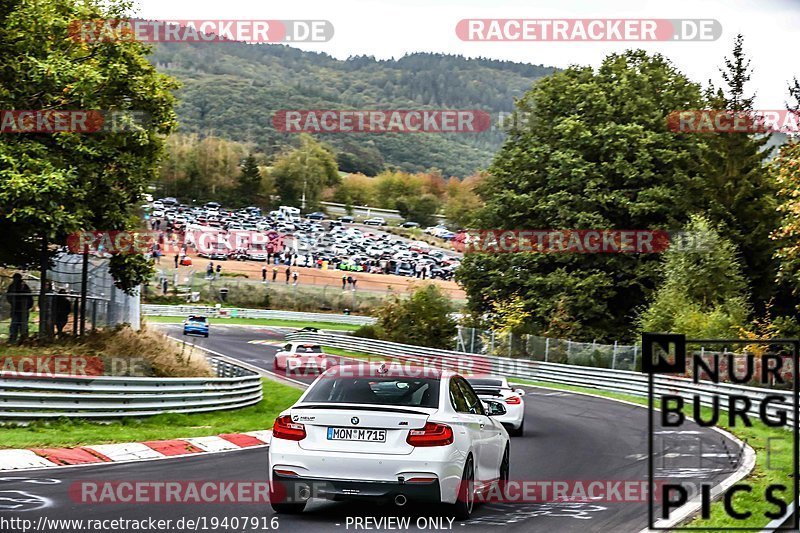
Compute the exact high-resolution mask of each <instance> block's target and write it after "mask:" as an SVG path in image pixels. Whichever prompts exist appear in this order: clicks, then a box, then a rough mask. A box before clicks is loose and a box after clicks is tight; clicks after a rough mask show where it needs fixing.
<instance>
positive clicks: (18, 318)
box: [6, 272, 33, 343]
mask: <svg viewBox="0 0 800 533" xmlns="http://www.w3.org/2000/svg"><path fill="white" fill-rule="evenodd" d="M6 300H8V303H9V305H10V306H11V325H10V327H9V330H8V342H9V343H14V342H17V341H18V340H22V339H23V338H25V337H27V336H28V314H29V313H30V310H31V308H32V307H33V296H31V288H30V287H29V286H28V284H27V283H25V282H24V281H22V274H20V273H19V272H17V273H15V274H14V275H13V276H12V277H11V285H9V286H8V290H7V291H6Z"/></svg>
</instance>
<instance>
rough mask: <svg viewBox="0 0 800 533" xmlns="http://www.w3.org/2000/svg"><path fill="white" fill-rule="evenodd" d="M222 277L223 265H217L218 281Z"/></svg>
mask: <svg viewBox="0 0 800 533" xmlns="http://www.w3.org/2000/svg"><path fill="white" fill-rule="evenodd" d="M221 275H222V265H220V264H219V263H217V279H219V277H220V276H221Z"/></svg>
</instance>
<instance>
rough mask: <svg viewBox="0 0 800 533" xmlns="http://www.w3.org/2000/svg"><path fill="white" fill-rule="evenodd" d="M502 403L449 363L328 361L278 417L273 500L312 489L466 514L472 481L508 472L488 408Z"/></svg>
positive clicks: (281, 507) (282, 506) (320, 494)
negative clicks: (484, 396) (435, 366)
mask: <svg viewBox="0 0 800 533" xmlns="http://www.w3.org/2000/svg"><path fill="white" fill-rule="evenodd" d="M487 411H488V413H487ZM504 412H505V408H504V406H503V405H502V404H501V403H499V402H489V403H488V404H485V403H484V402H482V401H481V400H480V399H479V398H478V395H477V394H476V393H475V391H474V390H473V389H472V387H471V386H470V385H469V383H468V382H467V381H466V380H465V379H464V378H463V377H461V376H459V375H458V374H455V373H453V372H450V371H447V370H443V371H439V370H437V371H432V370H429V369H422V368H419V369H414V368H412V369H411V371H409V368H407V367H406V368H396V365H393V364H391V363H388V364H377V363H362V364H355V365H343V366H337V367H334V368H331V369H330V370H328V371H327V372H325V374H323V375H321V376H319V377H318V378H317V380H316V381H315V382H314V383H313V384H312V385H311V387H309V389H308V390H306V392H305V393H304V394H303V395H302V396H301V397H300V399H299V400H298V401H297V403H295V404H294V405H293V406H292V407H291V408H289V409H287V410H286V411H284V412H283V413H281V415H280V416H279V417H278V418H277V419H276V420H275V425H274V427H273V432H272V443H271V444H270V448H269V465H270V467H269V468H270V477H271V480H270V503H271V505H272V508H273V509H274V510H275V511H276V512H277V513H299V512H301V511H303V509H305V506H306V503H307V501H308V500H309V499H311V498H323V499H329V500H362V501H391V502H394V504H395V505H397V506H403V505H406V503H407V502H409V501H412V502H430V503H442V504H449V505H451V506H452V511H453V512H454V514H455V516H456V518H457V519H459V520H466V519H467V518H469V516H470V514H471V513H472V510H473V507H474V503H475V495H476V493H477V492H478V491H486V490H489V489H491V488H492V487H493V486H494V485H496V484H498V483H505V482H506V481H507V480H508V476H509V437H508V433H507V432H506V430H505V428H504V427H503V425H502V424H501V423H500V422H498V421H497V419H496V418H494V416H495V415H501V414H502V413H504ZM489 414H491V415H492V416H491V417H490V416H489Z"/></svg>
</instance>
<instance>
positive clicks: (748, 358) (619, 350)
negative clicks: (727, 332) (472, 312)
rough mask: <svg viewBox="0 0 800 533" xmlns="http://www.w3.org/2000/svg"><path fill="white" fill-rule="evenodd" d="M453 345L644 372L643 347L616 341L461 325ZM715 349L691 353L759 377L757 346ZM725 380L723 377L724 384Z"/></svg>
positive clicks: (786, 361) (785, 366)
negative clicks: (753, 373) (556, 336)
mask: <svg viewBox="0 0 800 533" xmlns="http://www.w3.org/2000/svg"><path fill="white" fill-rule="evenodd" d="M454 344H455V350H456V351H459V352H468V353H480V354H486V355H496V356H500V357H512V358H520V359H528V360H532V361H543V362H547V363H563V364H568V365H576V366H587V367H595V368H610V369H614V370H634V371H641V369H642V362H641V357H642V354H641V347H640V346H637V345H628V344H620V343H617V342H615V343H614V344H601V343H598V342H576V341H573V340H570V339H566V340H565V339H553V338H549V337H539V336H536V335H527V334H523V335H520V334H514V333H509V332H496V331H492V330H484V329H478V328H470V327H463V326H459V327H458V330H457V333H456V338H455V343H454ZM714 348H715V349H714V350H709V349H707V348H706V347H703V346H693V347H692V353H694V354H697V355H699V356H700V358H701V359H703V360H704V361H706V364H707V366H708V367H709V368H714V363H713V361H715V360H716V361H719V367H718V368H719V371H720V374H721V375H723V376H728V373H727V368H728V367H729V366H731V367H733V368H734V369H735V371H734V373H735V374H736V375H737V376H743V375H747V373H748V371H747V369H748V367H754V368H755V370H756V371H755V375H760V373H761V364H762V363H761V361H760V360H759V358H758V357H754V355H755V356H757V355H758V354H759V348H758V347H756V346H748V347H745V348H744V349H743V350H742V349H741V348H742V346H739V347H738V348H735V347H734V346H733V345H730V346H720V345H719V344H716V345H715V346H714ZM720 348H721V351H720ZM781 357H782V363H781V368H782V373H783V374H785V378H786V379H785V381H786V383H791V381H792V378H791V373H792V372H793V370H792V367H793V360H792V358H791V356H790V355H787V354H781ZM690 376H691V375H690V374H686V375H685V377H690ZM726 379H727V378H723V381H724V380H726ZM739 383H742V382H741V381H740V382H739ZM787 386H788V385H787Z"/></svg>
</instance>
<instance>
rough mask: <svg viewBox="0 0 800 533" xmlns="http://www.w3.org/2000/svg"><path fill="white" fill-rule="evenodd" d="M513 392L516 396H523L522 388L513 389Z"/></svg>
mask: <svg viewBox="0 0 800 533" xmlns="http://www.w3.org/2000/svg"><path fill="white" fill-rule="evenodd" d="M514 394H516V395H517V396H525V390H524V389H514Z"/></svg>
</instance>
